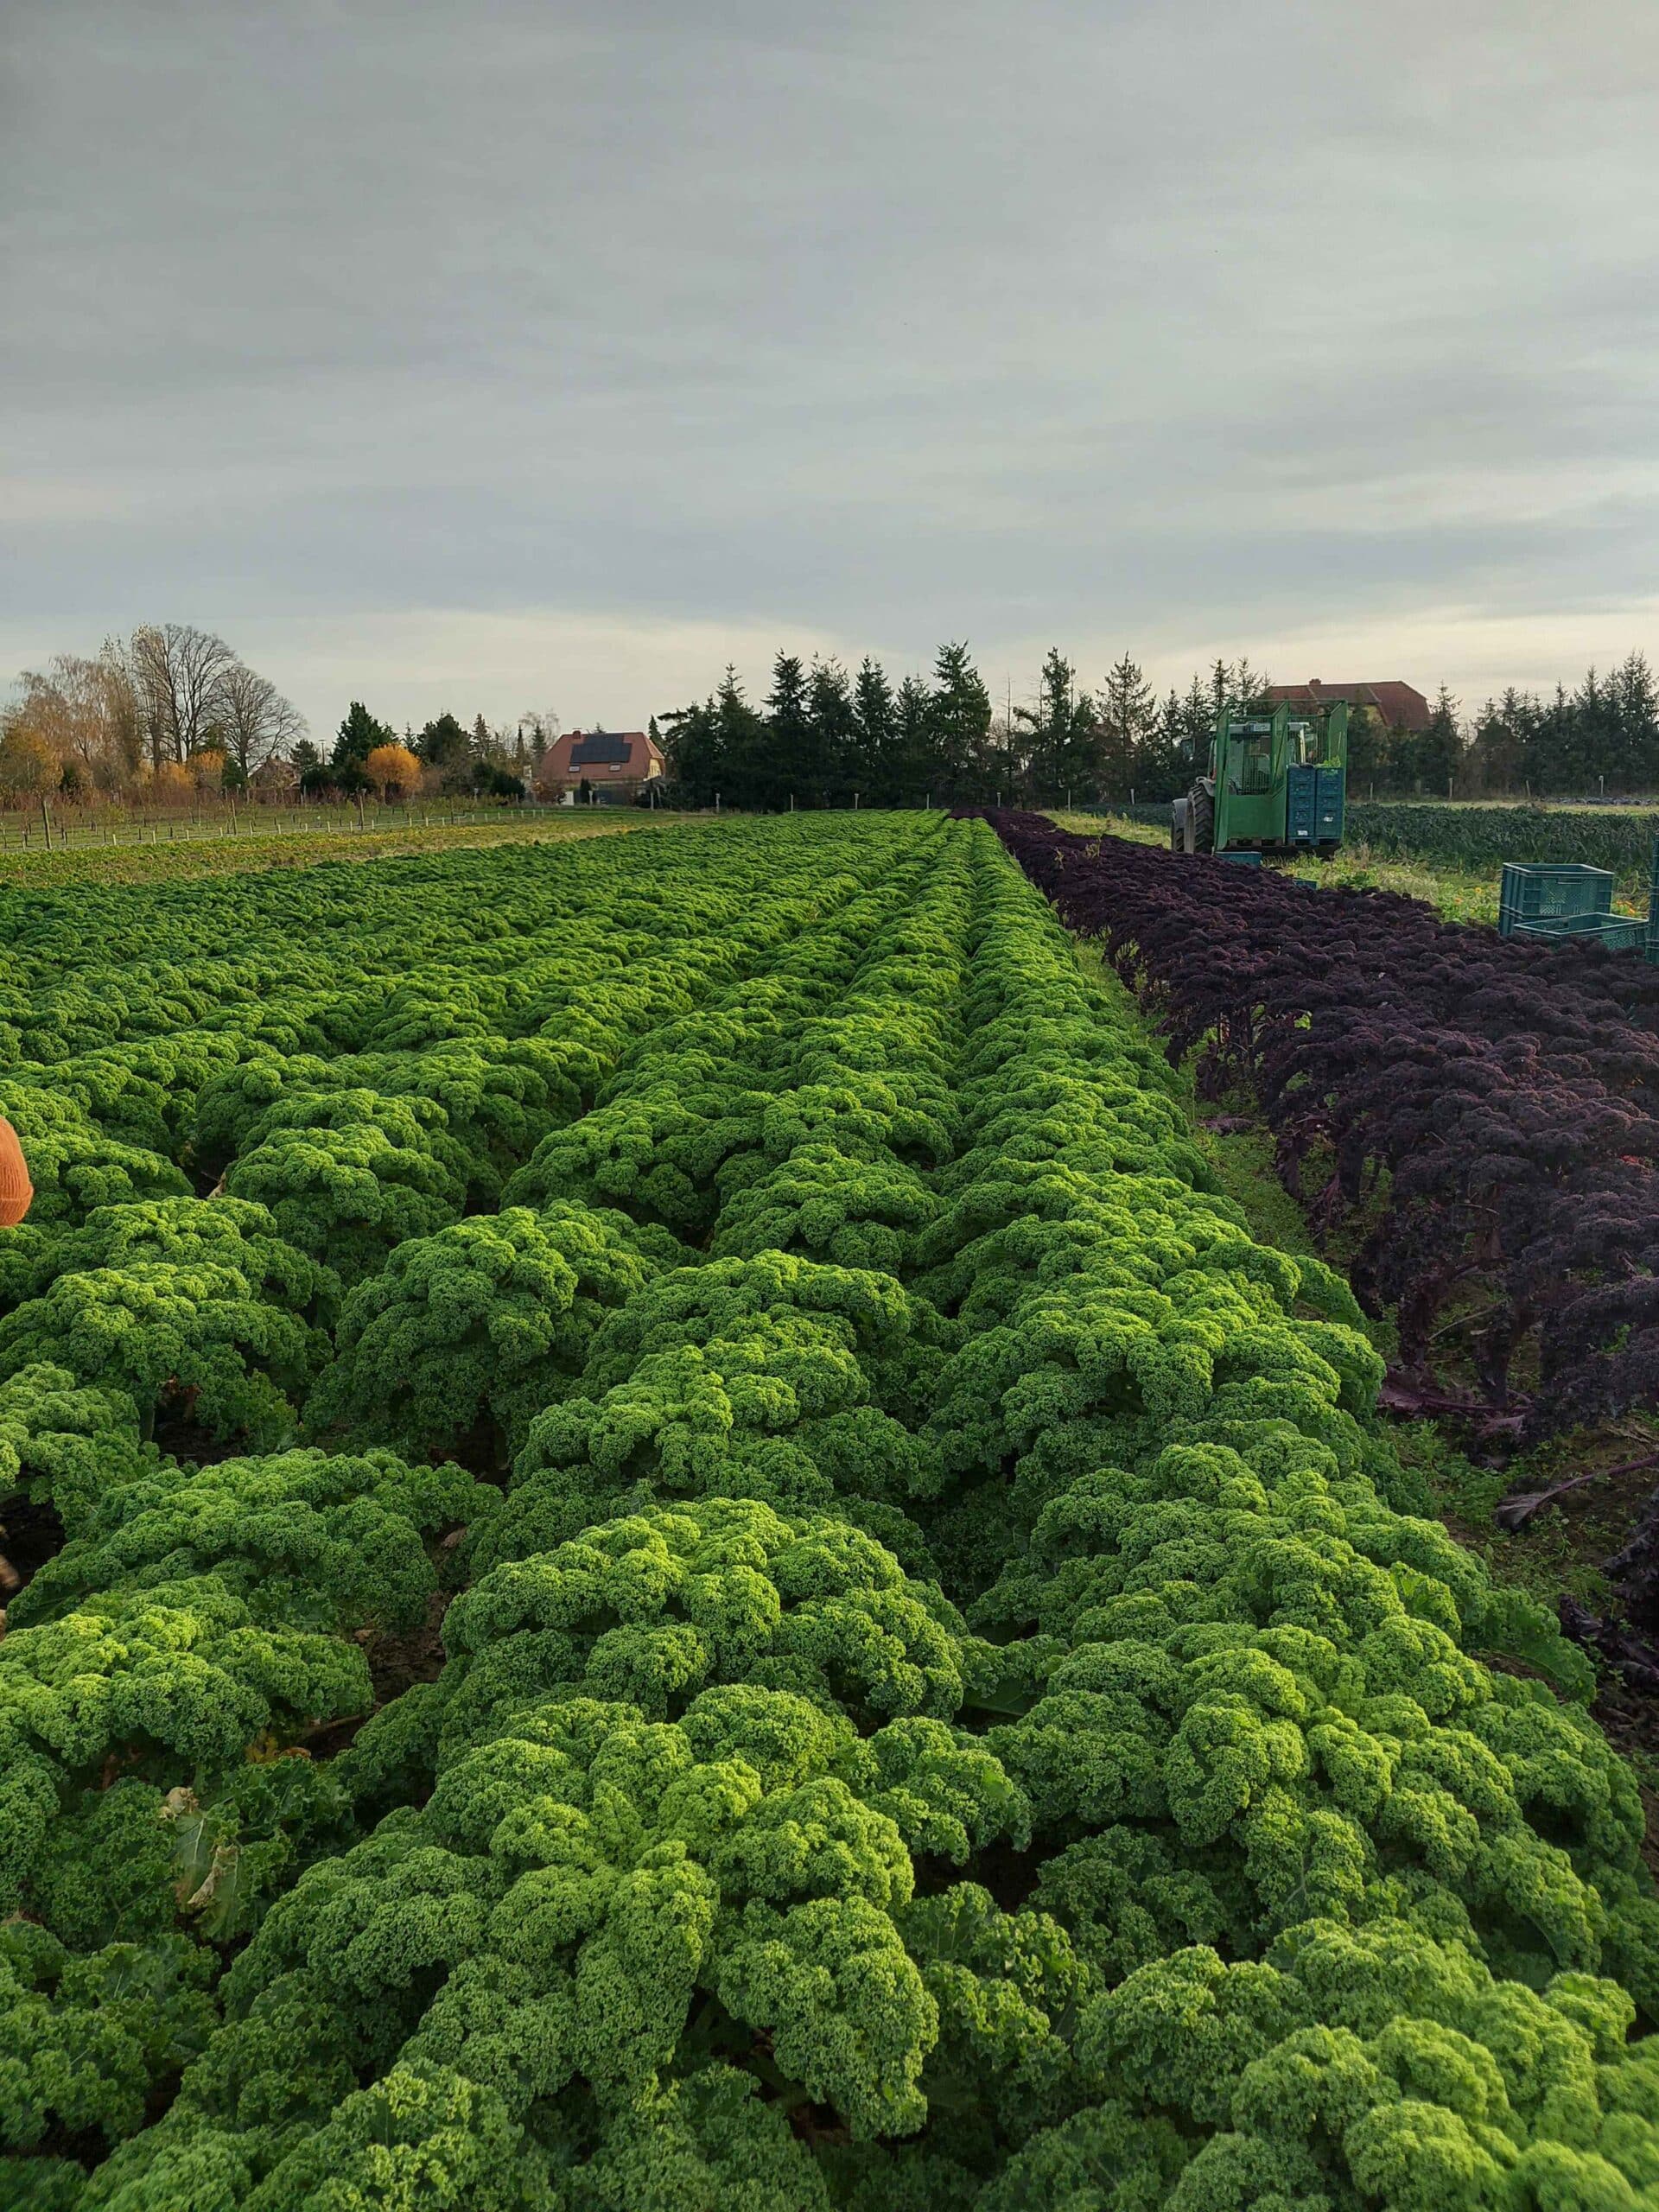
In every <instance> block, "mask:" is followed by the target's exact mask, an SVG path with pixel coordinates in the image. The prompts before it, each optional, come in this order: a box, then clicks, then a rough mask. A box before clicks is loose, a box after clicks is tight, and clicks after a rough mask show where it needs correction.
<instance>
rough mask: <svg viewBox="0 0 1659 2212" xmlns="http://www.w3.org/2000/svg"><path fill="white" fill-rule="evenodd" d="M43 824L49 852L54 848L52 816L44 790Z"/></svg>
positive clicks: (42, 793) (42, 801)
mask: <svg viewBox="0 0 1659 2212" xmlns="http://www.w3.org/2000/svg"><path fill="white" fill-rule="evenodd" d="M41 827H42V828H43V829H44V830H45V831H46V849H47V851H48V853H49V852H50V851H51V849H52V817H51V815H50V814H49V813H48V811H47V805H46V793H45V792H44V791H42V792H41Z"/></svg>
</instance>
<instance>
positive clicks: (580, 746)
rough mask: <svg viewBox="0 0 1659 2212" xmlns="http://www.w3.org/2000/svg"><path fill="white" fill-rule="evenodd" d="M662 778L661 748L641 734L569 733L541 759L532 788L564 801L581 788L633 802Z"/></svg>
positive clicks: (623, 731)
mask: <svg viewBox="0 0 1659 2212" xmlns="http://www.w3.org/2000/svg"><path fill="white" fill-rule="evenodd" d="M662 772H663V748H662V747H661V746H660V745H658V742H657V741H656V739H655V738H654V737H652V736H651V735H650V734H649V733H648V732H647V731H645V730H642V729H617V730H613V729H568V730H566V731H564V732H563V734H562V735H561V736H558V737H556V738H555V739H554V741H553V742H552V744H551V745H550V746H549V747H548V748H547V751H546V752H545V753H543V755H542V761H541V766H539V767H538V768H537V771H536V788H537V791H540V792H542V793H543V795H544V796H546V797H547V798H564V797H566V796H567V795H570V796H574V795H575V794H576V793H577V792H579V791H581V790H582V785H584V784H585V785H587V786H588V791H590V792H591V793H594V794H595V795H596V796H598V797H599V798H606V797H607V796H609V795H610V794H612V793H614V795H615V796H616V797H617V798H628V799H632V798H638V796H639V793H640V792H641V791H643V790H644V789H645V785H647V784H650V783H654V782H656V781H657V780H658V779H659V778H660V777H661V775H662Z"/></svg>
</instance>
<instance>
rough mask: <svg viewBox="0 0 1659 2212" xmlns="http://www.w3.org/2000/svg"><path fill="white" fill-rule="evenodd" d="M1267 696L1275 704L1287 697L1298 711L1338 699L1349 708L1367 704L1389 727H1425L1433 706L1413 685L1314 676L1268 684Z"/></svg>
mask: <svg viewBox="0 0 1659 2212" xmlns="http://www.w3.org/2000/svg"><path fill="white" fill-rule="evenodd" d="M1268 698H1269V699H1270V700H1272V702H1273V703H1274V706H1275V707H1276V706H1277V705H1278V704H1279V702H1280V701H1281V699H1288V700H1289V702H1290V703H1291V705H1292V707H1293V708H1294V709H1296V710H1297V711H1298V712H1299V713H1303V714H1306V712H1307V710H1308V709H1310V708H1312V707H1334V706H1335V705H1336V704H1337V703H1338V701H1339V700H1340V701H1342V702H1344V703H1345V704H1346V705H1348V706H1350V707H1369V708H1370V709H1371V711H1372V713H1373V714H1374V715H1376V716H1377V718H1378V720H1379V721H1383V722H1384V723H1386V724H1387V726H1388V727H1389V728H1390V729H1427V728H1428V724H1429V717H1430V715H1431V714H1432V712H1433V709H1431V707H1430V706H1429V703H1428V702H1427V699H1425V698H1424V696H1423V695H1422V693H1421V691H1420V690H1417V688H1416V686H1415V685H1414V684H1411V683H1399V682H1398V681H1395V682H1393V683H1325V682H1323V681H1322V680H1321V679H1320V678H1319V677H1317V676H1316V677H1314V678H1313V681H1312V682H1311V683H1269V684H1268Z"/></svg>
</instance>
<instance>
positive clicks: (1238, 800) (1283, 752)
mask: <svg viewBox="0 0 1659 2212" xmlns="http://www.w3.org/2000/svg"><path fill="white" fill-rule="evenodd" d="M1347 780H1348V709H1347V708H1346V707H1345V706H1344V705H1342V704H1341V703H1340V702H1338V704H1337V705H1335V706H1332V707H1328V708H1326V709H1325V713H1324V714H1323V715H1320V716H1319V717H1317V718H1315V719H1313V720H1303V721H1292V720H1291V716H1290V709H1289V706H1288V705H1287V704H1281V705H1280V706H1277V707H1275V708H1274V710H1273V712H1272V713H1271V714H1270V715H1240V714H1233V713H1231V712H1228V713H1226V714H1224V715H1222V717H1221V719H1220V721H1218V722H1217V724H1216V734H1215V735H1214V737H1212V738H1211V741H1210V772H1209V774H1208V775H1206V776H1200V777H1199V778H1198V779H1197V781H1196V782H1195V783H1194V784H1193V785H1192V790H1191V791H1188V793H1187V794H1186V797H1185V798H1178V799H1177V800H1176V802H1175V806H1174V814H1173V820H1172V821H1171V823H1170V829H1169V846H1170V850H1171V851H1172V852H1175V853H1216V854H1218V855H1222V856H1226V855H1229V854H1233V855H1237V857H1238V858H1240V859H1244V858H1247V857H1249V858H1257V857H1259V856H1260V855H1262V854H1264V853H1334V852H1335V851H1336V849H1337V848H1338V845H1340V844H1341V842H1342V823H1343V812H1344V801H1345V798H1346V786H1347Z"/></svg>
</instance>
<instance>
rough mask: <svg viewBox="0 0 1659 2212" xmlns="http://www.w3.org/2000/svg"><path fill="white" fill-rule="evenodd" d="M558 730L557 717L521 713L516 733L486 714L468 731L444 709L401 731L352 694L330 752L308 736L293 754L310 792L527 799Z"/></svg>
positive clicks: (333, 795)
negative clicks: (489, 720) (424, 793)
mask: <svg viewBox="0 0 1659 2212" xmlns="http://www.w3.org/2000/svg"><path fill="white" fill-rule="evenodd" d="M557 734H558V721H557V717H556V716H555V715H545V714H540V713H528V714H524V715H520V716H519V717H518V726H517V728H516V729H515V730H513V731H511V732H510V731H507V730H505V729H492V728H490V726H489V724H488V723H487V722H486V721H485V719H484V717H483V715H476V716H475V717H474V721H473V725H472V728H470V729H468V728H467V727H466V725H465V724H464V723H462V722H461V721H458V720H457V719H456V717H455V716H454V715H452V714H449V713H448V712H446V713H443V714H441V715H434V716H433V717H432V719H431V721H429V722H426V723H424V724H423V726H422V728H420V729H419V730H414V729H405V730H404V734H403V735H402V736H401V737H400V736H399V735H398V734H397V731H396V730H394V729H392V728H391V727H390V725H389V724H387V723H385V722H383V721H379V720H378V719H377V717H376V716H375V715H372V714H371V713H370V712H369V710H368V709H367V708H366V707H365V705H364V704H363V702H362V701H361V700H360V699H353V702H352V703H351V706H350V708H349V709H347V711H346V719H345V720H344V721H342V722H341V723H340V728H339V729H338V730H337V731H336V733H335V735H334V744H333V746H332V747H331V748H330V749H329V751H328V752H327V753H324V752H323V751H322V750H321V747H318V746H315V745H314V744H313V743H312V742H311V741H310V739H309V738H304V739H302V741H300V742H299V743H298V744H297V745H296V746H295V747H294V750H293V756H292V757H293V765H294V768H295V770H296V773H297V775H298V779H299V785H300V789H301V790H302V791H303V792H305V793H306V794H307V796H308V797H311V798H356V797H358V796H359V795H360V794H363V793H366V792H370V791H372V792H374V793H375V794H376V795H377V796H378V797H381V798H394V799H395V798H410V797H412V796H413V795H414V794H415V793H416V791H427V792H437V793H442V794H443V795H444V796H445V797H448V798H524V795H525V793H526V791H527V790H528V789H529V787H530V785H531V783H532V781H533V780H534V779H535V775H536V771H537V767H538V766H540V763H541V760H542V757H543V753H545V752H546V750H547V748H548V747H549V746H550V744H551V743H552V741H553V740H554V738H555V737H556V735H557Z"/></svg>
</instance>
